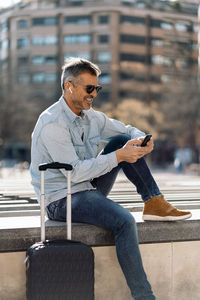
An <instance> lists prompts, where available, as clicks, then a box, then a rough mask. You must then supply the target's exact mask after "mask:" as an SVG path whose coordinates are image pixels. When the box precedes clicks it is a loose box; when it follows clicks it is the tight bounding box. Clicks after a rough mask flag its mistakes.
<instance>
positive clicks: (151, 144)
mask: <svg viewBox="0 0 200 300" xmlns="http://www.w3.org/2000/svg"><path fill="white" fill-rule="evenodd" d="M139 140H140V141H141V143H142V142H143V140H144V137H143V138H139ZM143 148H144V149H145V150H146V154H148V153H150V152H151V151H152V150H153V148H154V142H153V138H152V137H151V139H150V141H149V142H148V143H147V144H146V146H145V147H143Z"/></svg>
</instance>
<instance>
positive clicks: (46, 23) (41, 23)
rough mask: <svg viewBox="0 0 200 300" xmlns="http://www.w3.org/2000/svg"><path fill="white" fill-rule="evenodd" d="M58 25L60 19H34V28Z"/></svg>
mask: <svg viewBox="0 0 200 300" xmlns="http://www.w3.org/2000/svg"><path fill="white" fill-rule="evenodd" d="M57 24H58V19H57V18H56V17H48V18H34V19H32V25H33V26H54V25H57Z"/></svg>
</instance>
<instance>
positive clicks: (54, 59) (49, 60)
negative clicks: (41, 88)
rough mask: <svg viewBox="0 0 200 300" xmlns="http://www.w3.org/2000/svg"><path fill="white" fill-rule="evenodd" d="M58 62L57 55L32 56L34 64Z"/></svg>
mask: <svg viewBox="0 0 200 300" xmlns="http://www.w3.org/2000/svg"><path fill="white" fill-rule="evenodd" d="M56 62H57V56H54V55H52V56H51V55H49V56H40V55H37V56H34V57H33V58H32V63H33V64H34V65H41V64H53V63H56Z"/></svg>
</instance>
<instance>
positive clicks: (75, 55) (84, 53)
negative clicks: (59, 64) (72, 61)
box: [65, 52, 91, 60]
mask: <svg viewBox="0 0 200 300" xmlns="http://www.w3.org/2000/svg"><path fill="white" fill-rule="evenodd" d="M69 57H82V58H85V59H88V60H90V59H91V55H90V53H89V52H78V53H72V52H71V53H70V52H69V53H66V54H65V59H66V58H69Z"/></svg>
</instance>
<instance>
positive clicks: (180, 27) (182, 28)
mask: <svg viewBox="0 0 200 300" xmlns="http://www.w3.org/2000/svg"><path fill="white" fill-rule="evenodd" d="M175 28H176V30H178V31H183V32H186V31H188V26H187V25H186V24H183V23H176V24H175Z"/></svg>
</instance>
